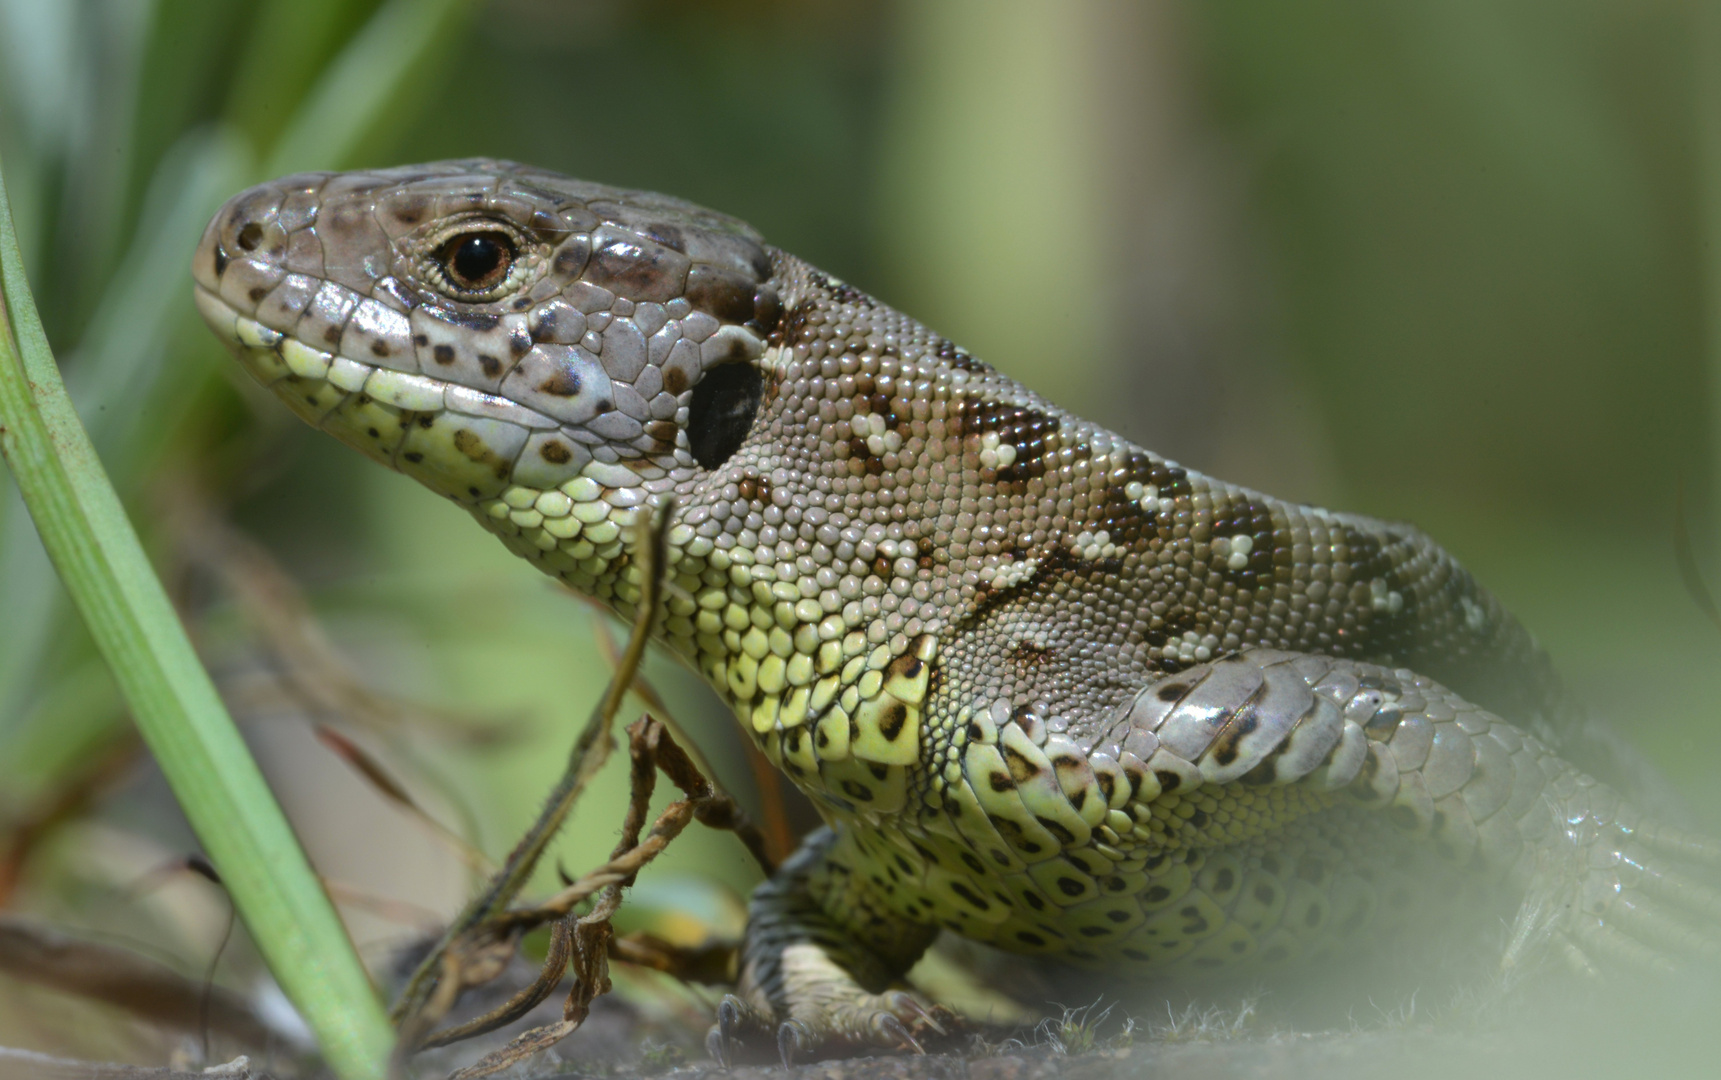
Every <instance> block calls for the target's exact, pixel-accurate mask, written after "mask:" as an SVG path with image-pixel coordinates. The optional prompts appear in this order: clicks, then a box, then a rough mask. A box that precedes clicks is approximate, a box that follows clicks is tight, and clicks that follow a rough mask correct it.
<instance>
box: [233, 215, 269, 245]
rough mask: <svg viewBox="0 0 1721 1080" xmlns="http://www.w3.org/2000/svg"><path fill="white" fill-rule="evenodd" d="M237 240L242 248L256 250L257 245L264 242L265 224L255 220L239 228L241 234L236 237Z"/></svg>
mask: <svg viewBox="0 0 1721 1080" xmlns="http://www.w3.org/2000/svg"><path fill="white" fill-rule="evenodd" d="M235 240H236V242H237V243H238V244H239V246H240V248H241V249H243V250H245V251H256V250H257V245H258V244H261V243H262V242H263V226H261V225H259V224H257V223H256V222H255V221H253V222H251V223H250V224H248V225H246V226H245V227H244V228H242V229H240V230H239V235H238V236H237V237H235Z"/></svg>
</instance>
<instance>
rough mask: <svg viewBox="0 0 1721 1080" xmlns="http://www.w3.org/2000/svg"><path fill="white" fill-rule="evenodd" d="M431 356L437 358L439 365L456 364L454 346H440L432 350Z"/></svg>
mask: <svg viewBox="0 0 1721 1080" xmlns="http://www.w3.org/2000/svg"><path fill="white" fill-rule="evenodd" d="M430 355H431V356H433V357H435V359H436V362H437V363H439V364H452V363H454V346H452V345H438V346H436V347H435V348H433V349H431V350H430Z"/></svg>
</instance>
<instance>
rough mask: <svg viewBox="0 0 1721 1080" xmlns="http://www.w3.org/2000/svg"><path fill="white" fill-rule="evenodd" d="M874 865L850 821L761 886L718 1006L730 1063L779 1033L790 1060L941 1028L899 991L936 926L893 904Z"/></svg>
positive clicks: (719, 1031) (715, 1052)
mask: <svg viewBox="0 0 1721 1080" xmlns="http://www.w3.org/2000/svg"><path fill="white" fill-rule="evenodd" d="M869 863H870V860H866V859H864V858H863V857H862V853H861V852H859V851H858V850H856V849H855V846H854V839H853V837H852V835H851V834H850V833H849V832H848V831H847V829H846V828H845V827H843V826H838V828H837V829H835V830H832V829H821V830H820V831H818V832H816V833H814V834H813V835H812V836H810V837H808V838H807V840H806V842H805V843H803V844H802V846H801V848H800V849H799V850H798V851H796V853H795V854H794V856H793V857H792V858H790V859H789V861H788V862H786V863H784V864H783V866H782V867H781V868H779V869H778V871H777V873H776V874H775V875H773V876H772V878H771V880H769V881H767V882H765V883H764V884H763V885H761V886H759V888H758V889H757V890H755V892H754V893H753V898H752V900H751V901H750V902H749V904H748V907H747V936H746V940H745V942H744V943H743V945H742V953H741V972H740V980H739V985H738V987H737V993H736V994H733V995H730V996H728V997H726V998H725V999H724V1001H723V1003H722V1005H721V1006H720V1007H719V1009H718V1017H717V1025H716V1026H715V1027H714V1028H713V1029H712V1031H711V1035H710V1038H709V1040H708V1041H709V1044H710V1049H711V1052H712V1056H714V1057H716V1058H717V1059H718V1060H719V1061H728V1060H730V1059H731V1058H732V1057H733V1055H734V1051H735V1050H737V1049H739V1048H741V1047H743V1046H745V1045H746V1044H747V1043H748V1042H749V1041H750V1038H749V1037H750V1036H756V1035H759V1034H766V1035H768V1036H769V1037H771V1038H774V1039H775V1045H776V1048H777V1050H778V1053H779V1054H780V1055H781V1056H782V1058H783V1061H784V1063H785V1064H787V1063H788V1062H789V1061H790V1060H791V1059H792V1058H793V1057H794V1055H796V1054H807V1053H811V1052H814V1051H819V1050H827V1049H843V1048H867V1047H881V1048H906V1049H918V1045H919V1044H918V1043H917V1042H916V1040H915V1037H914V1029H922V1030H924V1029H925V1028H926V1027H929V1026H930V1027H932V1028H933V1029H936V1028H937V1022H936V1021H934V1020H933V1019H932V1017H931V1015H930V1014H928V1013H927V1011H926V1010H925V1009H923V1008H922V1007H921V1006H920V1004H919V1003H918V1002H917V1001H915V1000H914V999H913V998H912V997H910V996H909V995H908V994H906V993H904V992H902V991H897V990H891V989H890V987H891V986H892V984H894V983H896V982H898V981H899V980H900V979H901V978H902V976H903V975H904V974H905V973H907V971H908V969H909V968H910V967H912V966H913V965H914V962H915V961H916V960H918V959H919V958H920V954H921V953H923V952H924V951H925V950H926V947H927V946H928V945H930V944H931V943H932V939H933V937H935V936H936V935H937V932H938V930H937V927H934V926H930V925H927V924H925V923H920V922H915V921H913V920H910V919H907V918H905V917H904V916H902V915H901V914H899V913H897V912H896V911H894V910H892V909H891V908H890V907H889V906H887V905H886V904H885V903H884V902H883V901H882V898H881V897H880V896H879V894H878V886H877V883H875V882H874V881H873V880H872V879H871V876H869V873H868V866H869ZM875 869H876V868H875Z"/></svg>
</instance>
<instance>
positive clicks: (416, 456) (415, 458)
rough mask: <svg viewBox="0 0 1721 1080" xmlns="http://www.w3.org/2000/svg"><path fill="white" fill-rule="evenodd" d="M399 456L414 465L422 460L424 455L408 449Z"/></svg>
mask: <svg viewBox="0 0 1721 1080" xmlns="http://www.w3.org/2000/svg"><path fill="white" fill-rule="evenodd" d="M401 457H404V458H405V459H406V460H408V461H410V462H412V463H413V464H414V465H417V464H418V463H419V462H421V461H423V460H424V455H423V454H421V453H419V452H418V451H417V450H408V451H407V452H406V453H404V454H402V455H401Z"/></svg>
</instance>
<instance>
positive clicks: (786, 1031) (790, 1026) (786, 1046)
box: [777, 1020, 818, 1069]
mask: <svg viewBox="0 0 1721 1080" xmlns="http://www.w3.org/2000/svg"><path fill="white" fill-rule="evenodd" d="M817 1047H818V1040H817V1039H816V1038H815V1037H814V1036H813V1029H812V1028H810V1027H808V1026H807V1025H806V1024H805V1023H803V1022H802V1021H800V1020H785V1021H783V1022H782V1023H781V1024H778V1025H777V1056H778V1057H780V1058H782V1059H783V1068H785V1069H787V1068H789V1067H790V1066H792V1065H793V1064H794V1063H795V1055H796V1054H797V1053H802V1054H805V1053H809V1052H810V1051H812V1050H814V1049H816V1048H817Z"/></svg>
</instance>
